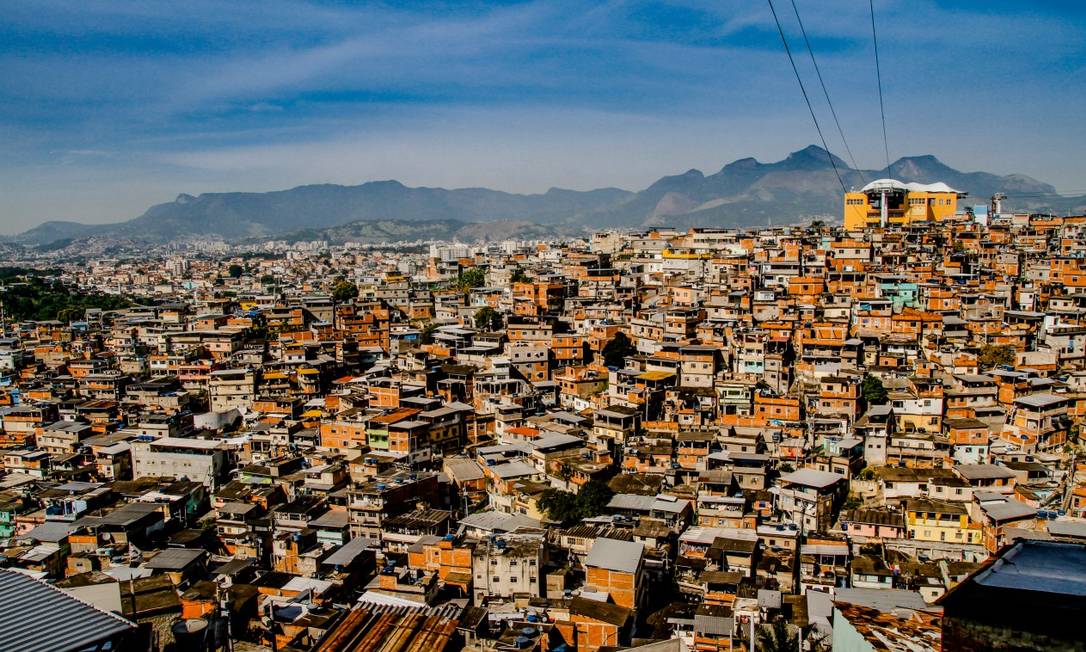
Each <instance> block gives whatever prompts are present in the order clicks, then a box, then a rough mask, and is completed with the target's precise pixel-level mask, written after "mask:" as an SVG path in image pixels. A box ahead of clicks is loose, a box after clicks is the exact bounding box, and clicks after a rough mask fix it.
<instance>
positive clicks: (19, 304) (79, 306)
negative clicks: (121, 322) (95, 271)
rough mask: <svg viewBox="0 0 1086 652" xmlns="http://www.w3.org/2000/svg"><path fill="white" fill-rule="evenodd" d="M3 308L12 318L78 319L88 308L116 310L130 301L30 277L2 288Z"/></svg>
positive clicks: (128, 304)
mask: <svg viewBox="0 0 1086 652" xmlns="http://www.w3.org/2000/svg"><path fill="white" fill-rule="evenodd" d="M3 301H4V310H5V312H6V314H7V317H8V318H10V319H12V320H14V321H24V320H35V321H39V320H46V319H59V320H60V321H71V320H78V319H82V318H83V316H84V315H85V314H86V311H87V309H88V308H99V309H101V310H118V309H120V308H128V307H129V306H131V305H132V302H131V301H129V300H128V299H126V298H124V297H121V296H116V295H111V294H92V293H87V292H81V291H78V290H77V291H75V292H73V291H72V290H71V289H70V288H69V287H68V286H66V285H64V284H63V283H61V282H60V281H47V280H45V279H41V278H37V277H30V278H27V279H26V282H23V283H12V284H10V285H7V286H6V287H5V288H4V293H3Z"/></svg>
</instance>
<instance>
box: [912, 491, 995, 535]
mask: <svg viewBox="0 0 1086 652" xmlns="http://www.w3.org/2000/svg"><path fill="white" fill-rule="evenodd" d="M905 525H906V528H907V529H908V532H909V538H910V539H916V540H917V541H948V542H951V543H972V544H981V543H983V541H984V532H983V530H982V529H981V526H980V524H979V523H974V522H972V521H970V520H969V514H968V513H967V512H966V509H965V505H964V504H959V503H951V502H944V501H940V500H927V499H924V498H916V499H913V500H910V501H908V503H907V504H906V506H905Z"/></svg>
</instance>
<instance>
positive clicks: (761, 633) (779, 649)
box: [757, 618, 797, 652]
mask: <svg viewBox="0 0 1086 652" xmlns="http://www.w3.org/2000/svg"><path fill="white" fill-rule="evenodd" d="M796 638H797V636H796V634H794V633H793V632H792V628H791V627H789V625H788V621H786V620H784V619H783V618H781V619H778V620H774V621H773V623H772V624H771V625H762V626H761V627H759V628H758V645H757V649H758V652H793V651H794V650H795V649H796V642H797V641H796Z"/></svg>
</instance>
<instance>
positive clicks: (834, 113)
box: [792, 0, 867, 184]
mask: <svg viewBox="0 0 1086 652" xmlns="http://www.w3.org/2000/svg"><path fill="white" fill-rule="evenodd" d="M792 11H794V12H796V21H798V22H799V31H800V33H801V34H803V42H804V43H806V44H807V54H809V55H811V65H813V66H814V69H815V74H816V75H818V83H819V84H820V85H821V86H822V94H823V95H825V96H826V104H828V105H829V107H830V115H832V116H833V123H834V124H835V125H837V133H838V134H840V135H841V142H842V143H843V144H844V146H845V152H846V153H847V154H848V160H849V162H851V163H852V169H853V170H856V172H858V173H859V174H860V182H861V183H864V184H866V183H867V179H865V178H864V173H863V171H861V170H860V166H859V165H856V157H855V156H853V155H852V148H851V147H849V146H848V140H847V139H846V138H845V130H844V129H842V128H841V121H840V120H838V119H837V111H836V110H835V109H834V108H833V102H832V101H831V100H830V92H829V91H828V90H827V89H826V82H825V81H824V80H823V79H822V69H821V68H819V67H818V61H815V55H814V49H812V48H811V41H810V39H808V38H807V29H806V28H805V27H804V26H803V19H802V18H800V16H799V8H797V7H796V0H792Z"/></svg>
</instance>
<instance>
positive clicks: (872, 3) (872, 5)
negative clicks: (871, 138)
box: [867, 0, 894, 179]
mask: <svg viewBox="0 0 1086 652" xmlns="http://www.w3.org/2000/svg"><path fill="white" fill-rule="evenodd" d="M867 5H868V7H870V8H871V41H872V42H873V43H874V44H875V77H876V78H877V79H878V81H879V114H880V115H881V116H882V147H883V149H884V150H885V151H886V176H887V177H889V178H891V179H892V178H893V177H894V174H893V170H891V169H890V143H889V141H888V140H886V109H885V108H884V106H883V103H882V68H881V67H880V66H879V36H878V34H877V33H876V32H875V0H867Z"/></svg>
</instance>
